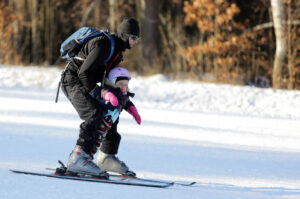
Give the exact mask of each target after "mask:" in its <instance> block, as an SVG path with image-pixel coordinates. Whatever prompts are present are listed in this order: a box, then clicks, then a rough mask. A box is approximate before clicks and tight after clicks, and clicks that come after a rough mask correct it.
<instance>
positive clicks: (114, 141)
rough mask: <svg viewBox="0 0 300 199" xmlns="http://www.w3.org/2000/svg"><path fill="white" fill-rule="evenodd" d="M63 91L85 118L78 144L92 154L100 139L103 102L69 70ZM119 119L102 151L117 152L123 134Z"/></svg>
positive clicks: (82, 117)
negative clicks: (87, 89) (99, 131)
mask: <svg viewBox="0 0 300 199" xmlns="http://www.w3.org/2000/svg"><path fill="white" fill-rule="evenodd" d="M61 82H62V91H63V93H64V94H65V95H66V97H67V98H68V99H69V100H70V102H71V103H72V105H73V106H74V108H75V109H76V111H77V113H78V115H79V117H80V118H81V119H82V120H84V122H82V123H81V124H80V131H79V138H78V140H77V143H76V144H77V145H80V146H82V148H83V150H84V151H85V152H86V153H88V154H91V152H92V150H93V148H94V147H95V145H96V141H97V139H98V133H97V129H98V128H99V126H100V124H101V121H102V107H101V104H100V103H99V102H98V101H97V100H96V99H94V98H92V97H91V96H90V95H89V93H88V92H86V90H85V88H84V87H83V85H82V84H81V82H80V81H79V79H78V77H77V76H76V75H75V74H74V72H71V71H69V70H66V71H65V72H64V73H63V75H62V79H61ZM117 124H118V121H117V122H115V123H114V124H113V126H112V128H111V129H110V130H109V132H108V134H107V135H106V138H105V139H104V141H103V143H102V147H101V151H103V152H104V153H107V154H117V153H118V148H119V144H120V141H121V136H120V135H119V133H118V132H117Z"/></svg>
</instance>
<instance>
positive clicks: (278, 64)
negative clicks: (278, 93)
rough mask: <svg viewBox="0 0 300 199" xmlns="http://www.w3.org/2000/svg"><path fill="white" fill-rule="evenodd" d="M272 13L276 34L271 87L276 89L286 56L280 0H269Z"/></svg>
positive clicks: (282, 9)
mask: <svg viewBox="0 0 300 199" xmlns="http://www.w3.org/2000/svg"><path fill="white" fill-rule="evenodd" d="M271 5H272V15H273V22H274V29H275V36H276V53H275V60H274V66H273V77H272V79H273V88H275V89H277V88H280V86H281V80H282V68H283V67H284V65H285V64H286V58H287V41H286V37H285V35H286V28H285V25H284V22H285V21H286V19H285V12H284V7H283V4H282V2H281V0H271Z"/></svg>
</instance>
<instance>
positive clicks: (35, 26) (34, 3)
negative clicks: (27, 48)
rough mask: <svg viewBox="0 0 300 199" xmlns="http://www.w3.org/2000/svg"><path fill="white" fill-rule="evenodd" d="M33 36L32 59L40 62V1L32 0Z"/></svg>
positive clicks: (35, 62)
mask: <svg viewBox="0 0 300 199" xmlns="http://www.w3.org/2000/svg"><path fill="white" fill-rule="evenodd" d="M31 6H32V7H31V9H32V11H31V38H32V61H33V63H34V64H37V63H38V59H39V54H38V50H39V36H38V2H37V0H32V4H31Z"/></svg>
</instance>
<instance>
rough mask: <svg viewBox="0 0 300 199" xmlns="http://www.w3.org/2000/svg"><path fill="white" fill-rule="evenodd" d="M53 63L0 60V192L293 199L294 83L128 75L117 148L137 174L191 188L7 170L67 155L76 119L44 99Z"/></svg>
mask: <svg viewBox="0 0 300 199" xmlns="http://www.w3.org/2000/svg"><path fill="white" fill-rule="evenodd" d="M60 72H61V69H58V68H42V67H7V66H3V65H2V66H1V65H0V184H1V185H0V198H1V199H2V198H3V199H12V198H18V199H20V198H24V199H25V198H26V199H27V198H43V199H45V198H46V199H47V198H49V199H50V198H51V199H53V198H56V199H58V198H74V199H76V198H144V199H146V198H149V199H150V198H151V199H152V198H180V199H183V198H205V199H216V198H226V199H227V198H228V199H234V198H243V199H245V198H249V199H250V198H251V199H258V198H263V199H270V198H294V199H298V198H300V92H299V91H284V90H272V89H259V88H252V87H243V86H229V85H218V84H207V83H195V82H179V81H169V80H168V79H166V78H165V77H164V76H162V75H156V76H152V77H148V78H143V77H136V76H134V77H133V79H132V80H131V82H130V88H131V90H132V91H133V92H135V93H136V97H135V98H134V99H133V101H134V102H135V104H136V106H137V108H138V109H139V112H140V114H141V117H142V125H141V126H139V125H137V124H136V123H135V122H134V120H133V119H132V118H131V116H130V115H128V114H127V113H126V112H124V113H122V115H121V120H120V124H119V132H120V133H121V135H122V142H121V146H120V151H119V154H118V156H119V157H120V159H122V160H124V161H126V163H127V164H128V165H129V166H130V167H131V169H133V170H134V171H136V172H137V174H138V176H140V177H149V178H158V179H165V180H180V181H196V182H197V184H196V185H194V186H193V187H180V186H173V187H170V188H167V189H155V188H142V187H129V186H121V185H111V184H99V183H91V182H77V181H68V180H59V179H51V178H45V177H44V178H43V177H36V176H27V175H17V174H13V173H11V172H9V169H11V168H13V169H25V170H34V171H44V169H45V168H46V167H56V166H58V164H57V160H62V161H64V162H66V161H67V158H68V155H69V153H70V152H71V150H72V148H73V147H74V144H75V141H76V139H77V136H78V126H79V124H80V122H81V121H80V119H79V118H78V116H77V114H76V112H75V110H74V109H73V107H72V106H71V104H70V103H69V102H68V101H67V99H66V98H65V97H64V96H63V94H61V95H60V98H59V102H58V103H57V104H56V103H54V99H55V95H56V88H57V83H58V80H59V76H60Z"/></svg>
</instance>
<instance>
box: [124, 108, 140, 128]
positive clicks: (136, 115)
mask: <svg viewBox="0 0 300 199" xmlns="http://www.w3.org/2000/svg"><path fill="white" fill-rule="evenodd" d="M126 111H127V112H128V113H129V114H130V115H132V116H133V117H134V119H135V121H136V122H137V123H138V124H141V123H142V119H141V116H140V115H139V113H138V111H137V109H136V107H135V106H130V107H129V108H128V109H127V110H126Z"/></svg>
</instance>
